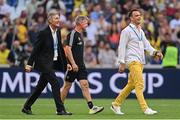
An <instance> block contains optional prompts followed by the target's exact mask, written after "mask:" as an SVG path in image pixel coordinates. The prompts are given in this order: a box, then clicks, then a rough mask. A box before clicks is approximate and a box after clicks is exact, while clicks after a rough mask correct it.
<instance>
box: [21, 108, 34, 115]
mask: <svg viewBox="0 0 180 120" xmlns="http://www.w3.org/2000/svg"><path fill="white" fill-rule="evenodd" d="M22 112H23V113H25V114H27V115H32V111H31V109H27V108H23V109H22Z"/></svg>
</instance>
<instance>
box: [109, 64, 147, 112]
mask: <svg viewBox="0 0 180 120" xmlns="http://www.w3.org/2000/svg"><path fill="white" fill-rule="evenodd" d="M128 68H129V71H130V73H129V78H128V83H127V85H126V86H125V87H124V88H123V90H122V92H121V93H120V94H119V95H118V96H117V98H116V99H115V101H114V102H113V103H112V104H114V105H116V106H121V104H122V102H123V101H124V100H125V99H126V97H127V96H128V95H129V94H130V92H131V91H132V90H133V89H135V93H136V97H137V100H138V102H139V105H140V107H141V109H142V111H143V112H144V111H145V110H146V109H147V108H148V106H147V103H146V101H145V99H144V95H143V88H144V80H143V74H142V73H143V65H142V64H141V63H139V62H135V61H134V62H131V63H130V64H129V65H128Z"/></svg>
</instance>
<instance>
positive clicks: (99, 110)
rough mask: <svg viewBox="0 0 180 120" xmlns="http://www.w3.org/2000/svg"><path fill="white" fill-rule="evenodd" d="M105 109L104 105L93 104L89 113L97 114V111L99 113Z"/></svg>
mask: <svg viewBox="0 0 180 120" xmlns="http://www.w3.org/2000/svg"><path fill="white" fill-rule="evenodd" d="M103 110H104V107H101V106H93V108H91V109H90V110H89V114H96V113H99V112H101V111H103Z"/></svg>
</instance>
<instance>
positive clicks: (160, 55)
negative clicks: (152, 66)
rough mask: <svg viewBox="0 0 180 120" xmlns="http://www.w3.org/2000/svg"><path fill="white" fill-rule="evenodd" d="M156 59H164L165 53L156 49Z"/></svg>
mask: <svg viewBox="0 0 180 120" xmlns="http://www.w3.org/2000/svg"><path fill="white" fill-rule="evenodd" d="M154 59H155V60H156V61H159V60H162V59H163V54H162V53H161V52H160V51H156V52H155V54H154Z"/></svg>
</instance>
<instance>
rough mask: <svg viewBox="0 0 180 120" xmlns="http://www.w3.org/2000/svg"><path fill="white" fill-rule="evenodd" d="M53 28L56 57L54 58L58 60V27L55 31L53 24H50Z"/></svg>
mask: <svg viewBox="0 0 180 120" xmlns="http://www.w3.org/2000/svg"><path fill="white" fill-rule="evenodd" d="M49 27H50V29H51V34H52V37H53V47H54V58H53V60H54V61H56V60H57V58H58V38H57V29H56V30H55V31H54V30H53V29H52V28H51V26H49Z"/></svg>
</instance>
